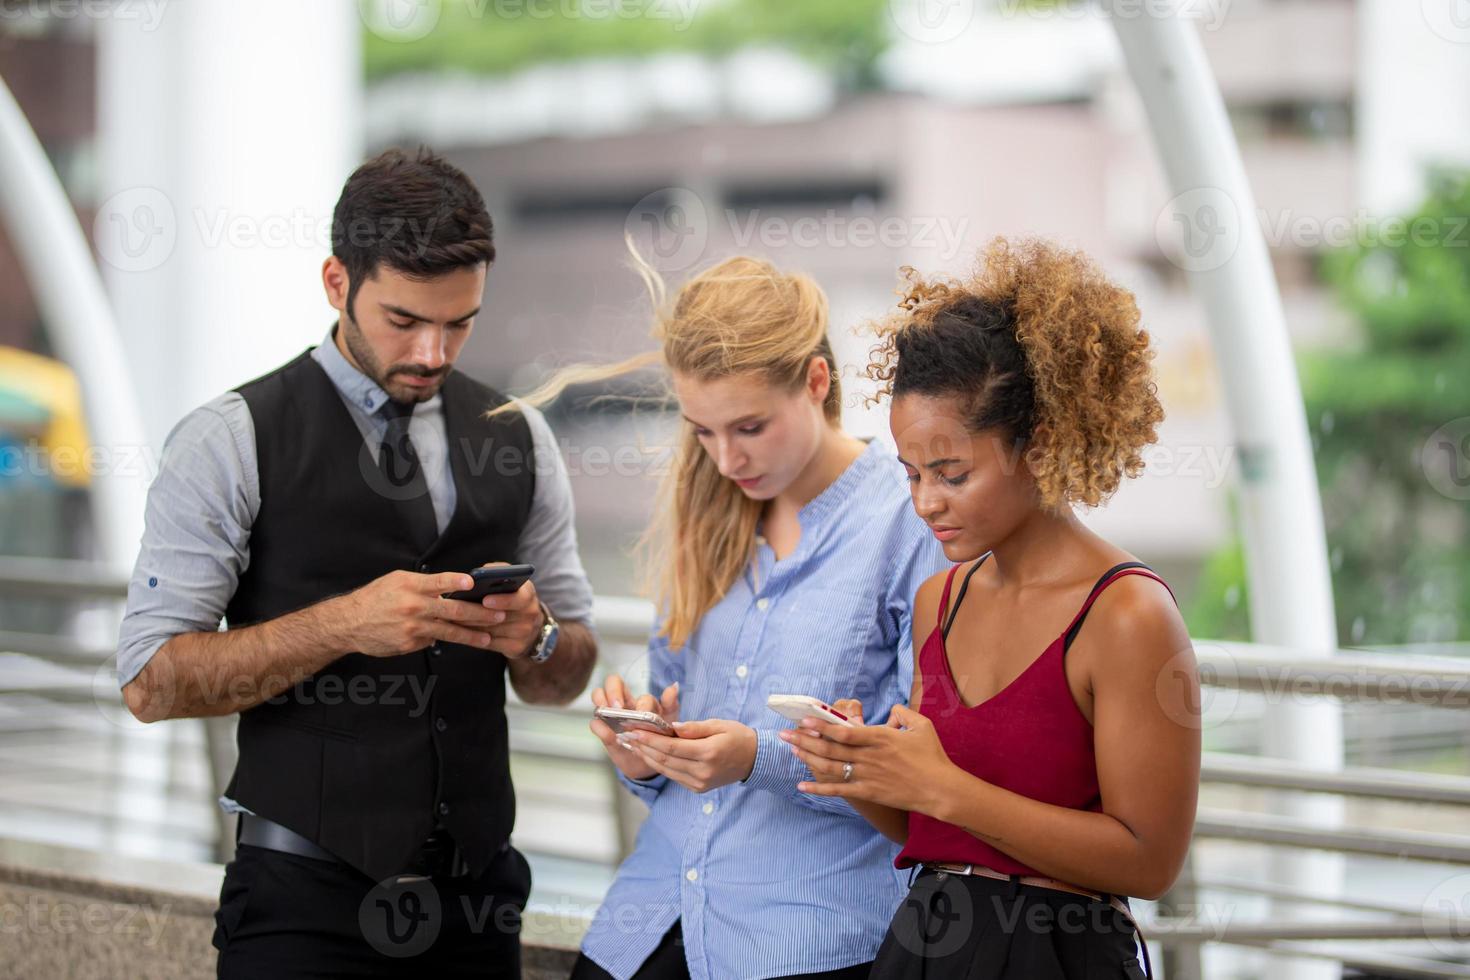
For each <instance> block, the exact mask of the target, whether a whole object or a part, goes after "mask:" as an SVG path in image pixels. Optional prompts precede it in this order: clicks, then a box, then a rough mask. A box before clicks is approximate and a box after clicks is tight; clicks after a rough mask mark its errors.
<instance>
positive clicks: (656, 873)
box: [582, 441, 948, 980]
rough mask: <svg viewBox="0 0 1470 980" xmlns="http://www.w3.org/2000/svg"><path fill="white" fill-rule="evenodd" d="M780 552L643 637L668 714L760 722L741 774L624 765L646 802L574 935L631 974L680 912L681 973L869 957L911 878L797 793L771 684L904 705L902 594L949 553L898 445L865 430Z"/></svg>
mask: <svg viewBox="0 0 1470 980" xmlns="http://www.w3.org/2000/svg"><path fill="white" fill-rule="evenodd" d="M798 520H799V522H800V525H801V541H800V543H799V544H798V545H797V548H796V550H795V551H794V552H793V553H792V554H790V555H788V556H787V557H786V558H784V559H782V560H781V561H777V560H776V559H775V555H774V554H773V553H772V550H771V548H770V547H769V545H767V544H765V543H764V542H763V541H760V540H758V541H757V551H756V557H755V561H754V562H753V563H752V567H751V568H750V569H749V570H748V572H747V574H746V575H745V576H743V577H742V578H741V579H739V580H738V581H737V582H736V583H735V585H734V586H733V587H732V588H731V589H730V591H729V593H728V594H727V595H726V596H725V597H724V598H723V599H721V600H720V602H719V603H718V604H717V605H715V606H714V608H712V609H711V610H710V611H709V612H708V613H706V614H705V616H704V618H703V619H702V620H701V621H700V623H699V626H698V628H697V629H696V630H695V632H694V634H693V635H692V636H691V638H690V641H689V643H688V645H687V646H686V647H685V648H684V649H683V650H681V651H680V652H678V653H677V654H676V653H673V652H671V651H670V650H669V647H668V645H667V643H666V642H665V641H664V640H661V639H659V638H657V637H655V638H654V639H653V640H652V641H651V642H650V644H649V650H648V656H649V682H650V683H649V686H650V688H651V689H652V690H654V691H662V690H663V689H664V688H665V687H667V686H668V685H669V684H671V683H673V682H675V681H678V682H679V685H680V688H679V692H680V715H681V717H683V718H686V719H704V718H725V719H733V720H735V721H739V722H742V723H744V724H746V725H749V726H750V727H751V728H753V729H755V730H756V732H757V735H758V738H759V748H758V749H757V752H756V759H755V767H754V769H753V770H752V772H751V775H750V777H749V779H748V780H747V781H746V782H744V783H736V784H733V785H730V786H724V787H721V788H720V789H717V790H713V791H711V792H708V793H704V794H696V793H693V792H691V791H689V790H687V789H685V788H684V787H682V786H680V785H679V784H678V783H675V782H672V781H670V780H667V779H665V778H664V777H661V776H660V777H656V778H655V779H653V780H650V781H648V782H646V783H643V782H634V781H632V780H626V779H625V780H624V783H625V785H627V786H628V787H629V788H630V789H631V790H632V791H633V792H634V793H635V794H637V795H638V796H639V797H640V798H641V799H642V800H643V801H644V802H646V803H647V804H648V805H649V807H650V813H649V816H648V819H647V821H646V822H645V823H644V825H643V827H642V829H641V831H640V832H639V835H638V842H637V846H636V847H635V849H634V851H633V853H632V854H631V855H630V856H629V857H628V858H627V860H626V861H624V863H623V865H622V867H621V868H619V870H618V875H617V878H616V880H615V881H614V883H613V885H612V888H611V889H610V890H609V891H608V894H607V898H606V900H605V901H604V902H603V904H602V907H601V908H600V909H599V910H598V912H597V915H596V917H595V918H594V920H593V922H592V925H591V928H590V929H589V930H588V933H587V936H586V939H585V940H584V942H583V945H582V949H583V951H584V952H585V953H586V954H587V955H588V956H589V957H590V958H591V959H592V960H594V961H595V962H596V963H598V964H599V965H600V966H602V967H603V969H605V970H607V971H608V972H609V973H611V974H612V975H613V976H615V977H618V978H620V980H621V978H627V977H631V976H632V975H633V974H634V973H635V972H637V970H638V967H639V966H640V965H642V963H643V961H644V960H645V959H647V957H648V955H649V954H650V953H652V952H653V950H654V949H655V947H657V946H658V944H659V941H660V940H661V939H662V938H663V936H664V934H665V933H666V932H667V931H668V930H669V928H670V927H671V926H672V925H673V924H674V922H675V921H678V920H681V921H682V929H683V934H684V944H685V946H684V949H685V957H686V959H687V961H688V966H689V973H690V976H691V977H692V978H693V980H739V978H752V980H753V978H764V977H781V976H789V975H792V974H800V973H817V972H823V971H827V970H836V969H841V968H843V967H848V966H853V965H855V964H858V963H863V962H866V961H868V960H871V959H872V958H873V957H874V956H875V955H876V954H877V952H878V946H879V944H880V943H881V942H882V939H883V936H884V933H885V932H886V930H887V928H888V923H889V920H890V919H891V918H892V917H893V913H894V912H895V911H896V910H897V908H898V905H899V902H900V901H901V900H902V898H903V896H904V894H905V892H906V884H907V875H906V873H901V872H898V871H896V870H894V868H893V859H894V857H896V856H897V853H898V847H897V846H896V845H894V844H892V843H890V842H889V841H888V840H887V839H886V838H884V837H882V836H881V835H880V834H879V833H878V832H877V831H875V830H874V829H873V828H872V827H871V826H870V825H869V824H868V822H867V821H866V820H864V819H863V818H862V817H861V816H860V815H859V814H858V813H857V812H856V811H855V810H853V809H852V807H851V806H850V805H849V804H848V803H846V802H845V801H843V800H838V799H832V798H827V797H814V796H808V795H805V794H802V793H798V792H797V791H796V784H797V783H798V782H799V781H801V780H803V779H807V778H809V776H810V773H809V772H808V771H807V769H806V767H805V766H804V765H802V764H801V763H800V762H799V761H798V760H797V759H796V758H795V756H793V755H792V754H791V750H790V748H789V747H788V746H787V745H786V743H785V742H783V741H781V739H780V738H779V737H778V735H777V733H778V732H779V731H781V730H782V729H785V728H790V727H792V725H791V723H790V722H788V721H786V720H785V719H784V718H782V717H781V716H779V715H777V714H776V713H775V712H773V711H771V710H770V709H769V708H767V707H766V698H767V696H768V695H771V694H809V695H813V696H815V697H818V698H821V699H822V700H824V701H826V702H828V703H829V704H830V703H831V702H832V701H834V700H837V699H839V698H846V697H856V698H859V699H861V700H862V702H863V706H864V709H865V711H866V713H867V721H868V722H869V723H870V724H871V723H875V722H883V721H885V720H886V719H887V717H888V712H889V709H890V708H891V706H892V705H894V704H895V703H907V701H908V695H909V688H910V684H911V681H912V677H913V651H912V647H911V639H910V637H911V632H912V615H911V610H912V604H913V597H914V593H915V592H916V591H917V590H918V587H919V585H920V584H922V583H923V581H924V580H925V579H927V578H929V577H930V576H931V575H933V574H934V573H935V572H937V571H939V570H940V569H942V568H944V567H947V565H948V563H947V562H946V560H945V558H944V553H943V551H942V550H941V548H940V547H939V543H938V541H936V540H935V538H934V536H933V534H931V533H930V531H929V530H928V528H927V527H926V526H925V525H924V524H923V522H922V521H920V520H919V518H918V517H917V516H916V515H915V514H914V511H913V505H912V504H911V502H910V499H909V492H908V486H907V483H906V480H905V475H904V472H903V469H902V467H901V466H900V464H899V463H898V461H897V460H896V459H895V458H894V456H893V452H892V448H891V447H885V446H884V445H882V444H881V443H878V442H876V441H875V442H874V443H873V444H870V445H869V446H868V448H867V450H866V451H865V452H864V453H863V454H862V455H861V456H860V457H859V458H858V459H857V460H856V461H855V462H853V463H852V464H851V465H850V466H849V467H848V468H847V470H846V471H845V472H844V473H843V474H842V475H841V476H840V477H839V478H838V479H837V480H836V482H834V483H833V484H832V485H831V486H829V487H828V488H827V489H826V490H825V491H823V492H822V493H821V494H820V495H819V496H817V497H816V498H815V499H814V500H812V501H811V502H810V503H808V504H807V505H806V506H805V507H804V508H802V510H801V512H800V514H799V515H798Z"/></svg>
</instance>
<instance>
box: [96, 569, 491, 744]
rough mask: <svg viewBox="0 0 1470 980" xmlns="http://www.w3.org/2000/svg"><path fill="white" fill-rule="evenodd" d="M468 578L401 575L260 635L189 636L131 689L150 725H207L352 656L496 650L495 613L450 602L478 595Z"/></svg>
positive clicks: (261, 627) (255, 629)
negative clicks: (452, 646)
mask: <svg viewBox="0 0 1470 980" xmlns="http://www.w3.org/2000/svg"><path fill="white" fill-rule="evenodd" d="M473 582H474V580H473V579H471V578H470V577H469V576H468V575H463V574H460V573H457V572H448V573H442V574H437V575H419V574H416V573H413V572H392V573H390V574H388V575H385V576H383V577H382V578H379V579H377V580H375V581H373V582H370V583H369V584H367V585H365V586H363V587H362V588H361V589H358V590H356V591H354V592H349V593H347V594H345V595H340V596H334V597H333V598H330V599H325V600H323V601H321V602H318V603H316V604H315V605H311V606H308V607H306V608H305V609H301V610H298V611H296V612H293V613H288V614H287V615H285V616H281V617H279V618H277V619H272V620H267V621H266V622H263V623H258V624H255V625H252V626H246V627H242V628H240V629H232V630H227V631H225V632H223V633H220V632H209V633H205V632H198V633H181V634H179V635H177V636H174V637H172V638H171V639H169V640H168V641H167V642H166V643H164V644H163V646H161V647H160V648H159V649H158V650H157V652H155V653H154V654H153V656H152V658H151V659H149V661H148V663H147V664H146V665H145V666H144V667H143V669H142V670H141V671H140V672H139V673H138V675H137V676H136V677H134V678H133V679H132V680H131V681H129V682H128V684H127V685H126V686H125V687H124V688H123V700H124V702H125V703H126V704H127V706H128V710H129V711H131V712H132V713H133V715H134V716H135V717H136V718H137V719H138V720H139V721H144V722H153V721H162V720H164V719H167V718H204V717H210V716H215V715H228V714H233V713H234V712H237V711H244V710H245V709H247V708H252V707H254V706H255V705H257V704H260V703H261V702H262V701H265V700H268V699H270V698H273V697H275V696H276V695H278V694H280V693H281V692H283V691H286V690H289V689H290V688H291V687H293V686H294V685H296V684H298V683H300V682H301V681H302V680H305V679H306V678H307V677H310V676H311V675H312V674H314V673H316V672H317V671H319V670H321V669H322V668H324V667H326V666H327V665H328V664H330V663H332V661H334V660H336V659H337V658H338V657H341V656H343V655H344V654H347V653H351V652H361V653H366V654H368V655H369V656H379V657H386V656H394V655H397V654H400V653H409V652H412V651H414V650H419V649H422V648H423V647H425V646H427V645H429V644H430V643H433V642H434V641H436V640H443V641H447V642H450V643H463V644H465V645H467V646H474V647H479V648H481V649H490V648H491V645H492V643H493V642H494V641H493V639H492V636H491V634H490V632H488V629H489V628H490V626H491V625H492V624H493V623H494V622H496V620H495V619H494V617H493V614H492V613H490V612H489V611H488V610H485V609H483V608H481V607H480V606H478V605H476V604H475V603H471V602H457V601H455V600H453V599H444V598H442V597H441V594H442V593H444V592H453V591H457V590H460V589H468V588H470V587H472V585H473Z"/></svg>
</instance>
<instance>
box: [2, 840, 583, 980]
mask: <svg viewBox="0 0 1470 980" xmlns="http://www.w3.org/2000/svg"><path fill="white" fill-rule="evenodd" d="M223 875H224V869H223V868H222V867H221V866H220V865H217V864H199V863H194V862H185V861H177V862H175V861H157V860H147V859H141V858H124V857H117V856H114V855H109V854H102V853H98V852H94V851H88V850H84V849H81V848H73V847H61V846H58V845H54V844H43V843H37V842H33V841H19V840H11V839H6V838H0V948H3V949H4V955H3V956H0V978H3V980H12V978H13V980H35V978H38V977H67V978H71V980H92V978H97V980H113V978H121V977H127V978H132V977H136V978H139V980H184V978H189V980H192V978H208V977H213V976H214V973H215V970H214V961H215V951H214V947H213V946H211V945H210V937H211V936H212V935H213V933H214V908H215V902H216V900H217V898H218V895H219V887H220V880H221V878H222V877H223ZM524 931H525V934H526V935H527V936H529V937H534V938H535V940H536V941H535V943H534V944H533V943H531V942H527V943H526V944H525V945H524V946H523V963H524V975H525V977H526V980H562V978H565V977H566V976H567V974H568V973H570V972H571V968H572V963H573V961H574V960H575V959H576V942H577V937H576V936H575V935H572V934H570V933H568V930H567V925H566V924H565V923H561V922H555V921H552V920H551V919H549V918H548V919H547V920H546V921H542V920H541V917H539V916H537V915H536V914H535V913H528V914H527V915H526V921H525V925H524Z"/></svg>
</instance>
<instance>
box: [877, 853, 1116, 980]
mask: <svg viewBox="0 0 1470 980" xmlns="http://www.w3.org/2000/svg"><path fill="white" fill-rule="evenodd" d="M1138 953H1139V948H1138V946H1137V944H1136V943H1135V941H1134V928H1133V923H1132V921H1131V920H1129V919H1128V918H1127V917H1126V916H1124V915H1123V914H1122V913H1121V912H1119V911H1117V910H1116V909H1115V908H1113V907H1112V906H1111V905H1108V904H1105V903H1103V902H1098V901H1093V900H1091V899H1088V898H1086V897H1084V896H1081V895H1072V894H1069V893H1067V892H1061V891H1053V890H1051V889H1048V888H1036V887H1033V886H1030V885H1022V884H1020V883H1019V882H1018V881H1017V880H1015V879H1014V878H1013V879H1011V880H1009V881H998V880H996V879H993V878H985V877H980V876H978V875H957V874H950V873H948V872H938V873H936V872H934V871H932V870H929V869H925V870H924V871H922V872H920V873H919V875H918V876H917V878H916V879H915V881H914V883H913V886H912V887H911V888H910V889H909V893H908V897H906V898H905V899H904V902H903V904H902V905H901V906H899V909H898V912H897V913H896V914H895V915H894V917H893V922H892V924H891V925H890V926H889V927H888V935H887V937H885V938H884V940H883V946H882V948H881V949H879V950H878V958H877V959H876V960H875V961H874V963H873V980H1114V978H1116V980H1144V978H1145V973H1144V970H1143V968H1142V967H1141V966H1140V965H1139V962H1138Z"/></svg>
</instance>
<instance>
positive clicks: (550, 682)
mask: <svg viewBox="0 0 1470 980" xmlns="http://www.w3.org/2000/svg"><path fill="white" fill-rule="evenodd" d="M560 625H561V635H560V637H558V639H557V641H556V652H555V653H553V654H552V655H551V659H550V660H548V661H546V663H544V664H538V663H532V662H531V661H530V660H528V659H525V658H520V659H515V660H512V661H511V662H510V686H511V687H512V688H514V689H515V692H516V695H517V696H518V697H520V699H521V700H522V701H525V702H526V703H527V704H570V703H571V702H572V701H573V700H574V699H575V698H576V697H577V695H579V694H581V693H582V692H583V691H584V690H586V689H587V682H588V681H590V680H591V679H592V668H593V667H595V666H596V665H597V638H596V637H595V636H593V634H592V630H590V629H589V628H588V627H587V626H586V624H584V623H561V624H560Z"/></svg>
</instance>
